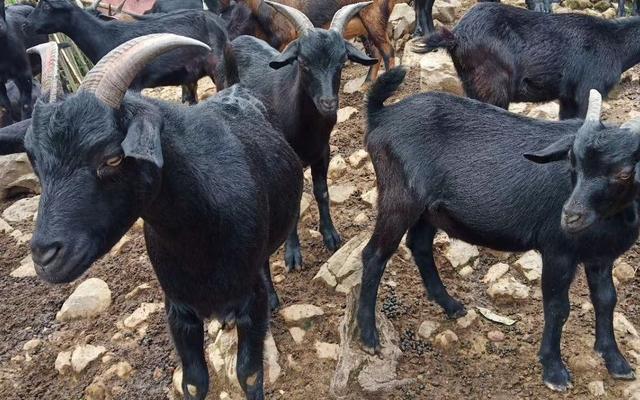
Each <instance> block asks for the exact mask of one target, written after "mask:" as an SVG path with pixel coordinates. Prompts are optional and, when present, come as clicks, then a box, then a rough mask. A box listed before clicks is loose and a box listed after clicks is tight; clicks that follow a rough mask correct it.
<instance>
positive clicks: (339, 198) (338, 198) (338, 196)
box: [329, 185, 358, 204]
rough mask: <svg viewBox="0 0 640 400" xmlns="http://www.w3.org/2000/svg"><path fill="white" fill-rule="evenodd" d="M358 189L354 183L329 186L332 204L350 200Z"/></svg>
mask: <svg viewBox="0 0 640 400" xmlns="http://www.w3.org/2000/svg"><path fill="white" fill-rule="evenodd" d="M356 190H358V189H357V188H356V187H355V186H354V185H332V186H329V197H330V198H331V203H332V204H342V203H344V202H345V201H347V200H349V197H351V195H352V194H354V193H355V192H356Z"/></svg>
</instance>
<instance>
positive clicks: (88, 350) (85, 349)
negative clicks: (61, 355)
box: [71, 344, 107, 373]
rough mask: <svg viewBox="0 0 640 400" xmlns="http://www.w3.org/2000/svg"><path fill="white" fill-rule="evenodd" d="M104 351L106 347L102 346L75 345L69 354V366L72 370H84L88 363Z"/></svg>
mask: <svg viewBox="0 0 640 400" xmlns="http://www.w3.org/2000/svg"><path fill="white" fill-rule="evenodd" d="M106 351H107V349H105V348H104V347H103V346H93V345H91V344H85V345H80V346H76V348H75V349H74V350H73V353H72V354H71V367H72V368H73V371H74V372H76V373H80V372H82V371H84V370H85V368H87V367H88V366H89V364H91V363H92V362H94V361H95V360H97V359H98V358H99V357H100V356H101V355H103V354H104V353H105V352H106Z"/></svg>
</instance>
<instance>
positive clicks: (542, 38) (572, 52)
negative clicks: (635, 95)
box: [418, 3, 640, 119]
mask: <svg viewBox="0 0 640 400" xmlns="http://www.w3.org/2000/svg"><path fill="white" fill-rule="evenodd" d="M451 35H453V37H451ZM638 35H640V18H628V19H623V20H615V21H609V20H604V19H601V18H595V17H591V16H587V15H581V14H551V15H549V14H542V13H536V12H531V11H527V10H524V9H521V8H516V7H511V6H506V5H502V4H490V3H483V4H478V5H476V6H474V7H473V8H472V9H471V10H470V11H469V12H468V13H467V14H466V15H465V16H464V17H463V18H462V19H461V20H460V22H459V23H458V25H456V27H455V28H454V29H453V31H452V32H448V31H447V30H446V29H444V30H442V31H441V32H440V33H436V34H434V35H430V36H427V37H426V38H425V39H424V44H425V46H424V47H423V48H421V49H418V52H426V51H430V50H431V49H432V48H434V47H444V48H447V50H448V52H449V54H450V55H451V58H452V60H453V63H454V65H455V68H456V71H457V72H458V75H459V76H460V79H461V80H462V85H463V86H464V89H465V92H466V94H467V96H469V97H471V98H474V99H478V100H481V101H484V102H487V103H490V104H494V105H497V106H499V107H502V108H508V107H509V103H511V102H523V101H526V102H544V101H551V100H555V99H559V100H560V118H561V119H567V118H576V117H582V118H584V116H585V113H586V111H587V104H588V97H589V90H590V89H596V90H598V91H599V92H600V93H602V94H603V95H606V94H607V93H609V91H610V90H611V89H612V88H613V87H614V86H615V84H616V83H617V82H618V81H619V79H620V75H621V74H622V72H624V71H626V70H627V69H629V68H631V67H632V66H634V65H636V64H637V63H638V61H640V44H639V42H638V40H637V37H638Z"/></svg>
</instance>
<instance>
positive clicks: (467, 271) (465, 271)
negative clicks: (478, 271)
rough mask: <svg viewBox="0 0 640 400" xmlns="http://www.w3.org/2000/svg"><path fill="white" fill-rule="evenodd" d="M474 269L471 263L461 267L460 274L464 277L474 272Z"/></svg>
mask: <svg viewBox="0 0 640 400" xmlns="http://www.w3.org/2000/svg"><path fill="white" fill-rule="evenodd" d="M473 273H474V270H473V268H471V267H470V266H469V265H467V266H465V267H462V269H460V271H458V275H460V276H461V277H463V278H466V277H468V276H469V275H471V274H473Z"/></svg>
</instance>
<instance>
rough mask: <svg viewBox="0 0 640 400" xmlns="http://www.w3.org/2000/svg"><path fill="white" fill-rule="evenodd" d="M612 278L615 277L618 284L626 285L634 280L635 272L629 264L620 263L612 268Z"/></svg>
mask: <svg viewBox="0 0 640 400" xmlns="http://www.w3.org/2000/svg"><path fill="white" fill-rule="evenodd" d="M613 276H614V277H616V278H617V279H618V281H619V282H620V283H627V282H629V281H632V280H633V278H635V276H636V270H635V268H633V267H632V266H631V265H630V264H629V263H627V262H625V261H620V262H617V263H616V264H615V265H614V267H613Z"/></svg>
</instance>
